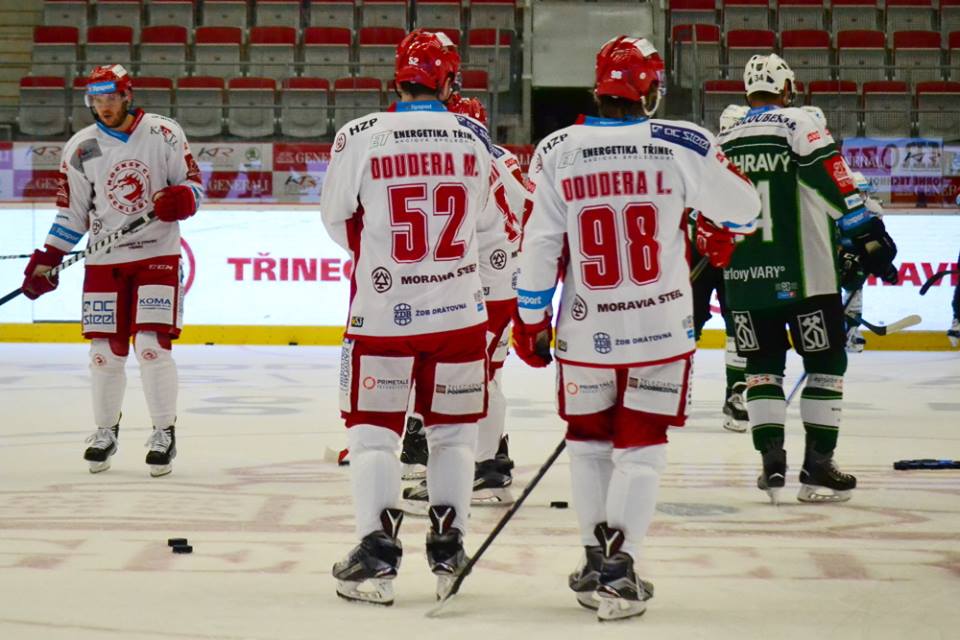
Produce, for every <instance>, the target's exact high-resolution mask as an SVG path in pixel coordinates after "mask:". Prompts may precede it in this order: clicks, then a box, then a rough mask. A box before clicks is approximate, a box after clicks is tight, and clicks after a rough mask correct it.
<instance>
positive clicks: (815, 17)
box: [777, 0, 827, 33]
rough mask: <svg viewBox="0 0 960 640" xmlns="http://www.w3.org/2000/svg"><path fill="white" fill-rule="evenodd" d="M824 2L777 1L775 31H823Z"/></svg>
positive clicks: (805, 0) (802, 0)
mask: <svg viewBox="0 0 960 640" xmlns="http://www.w3.org/2000/svg"><path fill="white" fill-rule="evenodd" d="M823 2H824V0H779V2H778V3H777V30H778V31H780V32H781V33H782V32H784V31H787V30H790V29H793V30H796V29H823V28H824V27H825V26H826V20H825V16H826V13H827V11H826V7H824V4H823Z"/></svg>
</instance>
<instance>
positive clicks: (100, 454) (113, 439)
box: [83, 423, 120, 473]
mask: <svg viewBox="0 0 960 640" xmlns="http://www.w3.org/2000/svg"><path fill="white" fill-rule="evenodd" d="M119 435H120V423H117V424H115V425H113V426H112V427H99V428H98V429H97V430H96V431H94V432H93V433H92V434H91V435H90V437H88V438H87V439H86V442H87V443H88V444H89V445H90V446H89V447H87V450H86V451H84V452H83V459H84V460H86V461H87V462H89V463H90V473H100V472H101V471H106V470H107V469H109V468H110V458H111V457H112V456H113V454H115V453H116V452H117V447H118V445H119V442H118V440H117V436H119Z"/></svg>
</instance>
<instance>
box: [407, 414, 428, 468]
mask: <svg viewBox="0 0 960 640" xmlns="http://www.w3.org/2000/svg"><path fill="white" fill-rule="evenodd" d="M428 457H429V452H428V450H427V434H426V433H424V431H423V421H422V420H421V419H420V418H418V417H417V416H410V417H408V418H407V427H406V431H405V432H404V434H403V449H402V450H401V451H400V462H401V464H403V471H402V474H403V475H401V476H400V477H401V478H402V479H404V480H423V479H424V478H426V477H427V458H428Z"/></svg>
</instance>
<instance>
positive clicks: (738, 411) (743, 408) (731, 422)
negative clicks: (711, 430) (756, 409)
mask: <svg viewBox="0 0 960 640" xmlns="http://www.w3.org/2000/svg"><path fill="white" fill-rule="evenodd" d="M746 392H747V383H745V382H736V383H734V385H733V388H732V389H730V393H728V394H727V401H726V402H724V403H723V428H724V429H726V430H727V431H735V432H736V433H743V432H744V431H746V430H747V427H748V426H749V425H750V421H749V418H748V416H747V404H746V396H745V394H746Z"/></svg>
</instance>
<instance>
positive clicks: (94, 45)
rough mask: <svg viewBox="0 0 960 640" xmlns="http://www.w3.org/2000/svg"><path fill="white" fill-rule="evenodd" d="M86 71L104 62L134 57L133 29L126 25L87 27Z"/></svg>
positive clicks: (114, 61)
mask: <svg viewBox="0 0 960 640" xmlns="http://www.w3.org/2000/svg"><path fill="white" fill-rule="evenodd" d="M85 52H86V53H85V58H86V65H85V71H84V73H85V74H86V73H89V72H90V70H91V69H93V67H95V66H97V65H103V64H114V63H116V62H117V61H119V60H123V61H127V60H132V59H133V29H132V28H130V27H126V26H98V27H90V28H89V29H87V46H86V48H85Z"/></svg>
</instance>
